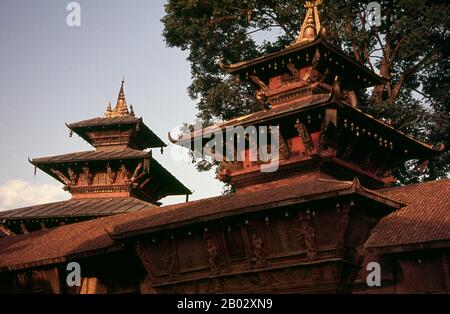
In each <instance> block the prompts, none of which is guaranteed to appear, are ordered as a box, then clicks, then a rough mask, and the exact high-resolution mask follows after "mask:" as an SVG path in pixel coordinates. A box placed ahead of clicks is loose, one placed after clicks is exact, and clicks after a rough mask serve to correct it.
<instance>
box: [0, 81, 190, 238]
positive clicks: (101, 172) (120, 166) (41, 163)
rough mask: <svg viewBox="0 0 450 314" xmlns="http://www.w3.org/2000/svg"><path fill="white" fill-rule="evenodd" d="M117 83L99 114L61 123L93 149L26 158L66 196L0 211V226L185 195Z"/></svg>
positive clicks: (64, 220)
mask: <svg viewBox="0 0 450 314" xmlns="http://www.w3.org/2000/svg"><path fill="white" fill-rule="evenodd" d="M123 84H124V81H123V80H122V84H121V86H120V91H119V95H118V97H117V103H116V105H115V107H114V108H112V107H111V103H109V104H108V106H107V109H106V112H105V114H104V117H99V118H93V119H89V120H83V121H79V122H75V123H71V124H66V125H67V127H68V128H69V130H70V136H72V134H73V133H76V134H78V135H79V136H80V137H81V138H83V139H84V140H85V141H86V142H88V143H89V144H90V145H92V146H93V147H94V148H95V149H94V150H90V151H83V152H76V153H70V154H65V155H58V156H50V157H43V158H35V159H33V160H30V163H31V164H33V165H34V166H35V167H37V168H39V169H40V170H42V171H44V172H45V173H47V174H48V175H50V176H52V177H53V178H54V179H56V180H58V181H59V182H61V183H62V184H63V185H64V186H63V188H64V190H66V191H68V192H69V193H70V194H71V196H72V197H71V199H70V200H68V201H62V202H56V203H51V204H43V205H35V206H30V207H25V208H19V209H13V210H9V211H5V212H1V213H0V221H3V225H4V227H6V228H8V229H10V231H12V232H13V233H15V234H19V233H28V232H31V231H36V230H41V229H46V228H51V227H54V226H58V225H61V224H70V223H73V222H77V221H83V220H88V219H93V218H98V217H102V216H108V215H113V214H119V213H125V212H131V211H139V210H142V209H145V208H149V207H155V206H159V205H160V203H159V202H158V200H160V199H162V198H164V197H166V196H169V195H189V194H191V192H190V190H189V189H188V188H186V187H185V186H184V185H183V184H182V183H181V182H179V181H178V180H177V179H176V178H175V177H174V176H173V175H172V174H171V173H169V172H168V171H167V170H166V169H165V168H164V167H163V166H161V165H160V164H159V163H158V162H157V161H156V160H155V159H154V158H152V151H151V150H147V149H151V148H160V149H161V151H162V149H163V147H165V146H166V144H165V143H164V142H163V141H162V140H161V139H160V138H159V137H158V136H157V135H156V134H155V133H153V132H152V131H151V130H150V129H149V128H148V126H147V125H145V123H144V122H143V120H142V118H137V117H136V116H135V114H134V110H133V107H132V106H130V107H128V105H127V103H126V100H125V93H124V87H123Z"/></svg>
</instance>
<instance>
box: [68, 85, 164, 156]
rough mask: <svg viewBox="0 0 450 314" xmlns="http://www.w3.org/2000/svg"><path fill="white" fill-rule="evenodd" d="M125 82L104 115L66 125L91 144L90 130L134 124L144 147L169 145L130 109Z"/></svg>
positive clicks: (140, 142)
mask: <svg viewBox="0 0 450 314" xmlns="http://www.w3.org/2000/svg"><path fill="white" fill-rule="evenodd" d="M124 82H125V81H124V80H122V84H121V86H120V91H119V95H118V97H117V104H116V106H115V107H114V109H112V108H111V103H109V104H108V106H107V109H106V112H105V115H104V117H97V118H92V119H87V120H82V121H78V122H74V123H69V124H67V123H66V126H67V127H68V128H69V129H70V130H71V131H73V132H75V133H77V134H78V135H79V136H80V137H82V138H83V139H84V140H85V141H87V142H88V143H90V144H92V140H91V138H90V137H89V136H88V134H87V132H88V131H92V130H106V129H117V128H120V127H122V126H128V127H132V126H134V127H135V128H136V132H137V133H138V134H139V136H138V138H137V140H138V141H139V144H140V145H141V146H142V148H153V147H166V146H167V145H166V144H165V143H164V142H163V141H162V140H161V139H160V138H159V137H158V136H157V135H156V134H155V133H154V132H153V131H152V130H150V129H149V128H148V126H147V125H145V123H144V122H143V120H142V118H137V117H135V114H134V110H133V107H132V106H130V110H128V105H127V103H126V100H125V92H124V88H123V84H124Z"/></svg>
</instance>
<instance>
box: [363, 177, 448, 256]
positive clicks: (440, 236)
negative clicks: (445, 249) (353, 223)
mask: <svg viewBox="0 0 450 314" xmlns="http://www.w3.org/2000/svg"><path fill="white" fill-rule="evenodd" d="M449 191H450V180H449V179H443V180H437V181H430V182H424V183H417V184H411V185H406V186H401V187H395V188H388V189H382V190H378V192H379V193H381V194H383V195H386V196H388V197H390V198H392V199H395V200H397V201H401V202H403V203H405V204H407V206H405V207H403V208H401V209H399V210H397V211H395V212H392V213H391V214H389V215H387V216H385V217H383V218H382V219H381V220H380V221H379V222H378V224H377V225H376V226H375V228H374V229H373V231H372V233H371V235H370V237H369V239H368V240H367V241H366V243H365V244H364V247H365V248H367V249H377V250H379V251H396V250H398V251H404V250H408V249H411V248H416V247H417V244H420V245H421V246H422V248H424V247H425V246H427V245H430V247H432V246H433V245H439V242H440V241H445V242H447V244H448V242H449V241H450V193H449Z"/></svg>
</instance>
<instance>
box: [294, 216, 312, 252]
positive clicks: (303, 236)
mask: <svg viewBox="0 0 450 314" xmlns="http://www.w3.org/2000/svg"><path fill="white" fill-rule="evenodd" d="M297 219H298V223H299V227H298V228H297V230H298V235H299V238H300V240H301V241H303V242H304V243H305V247H306V255H307V256H308V258H310V259H312V258H315V257H316V256H317V247H316V235H315V230H314V227H313V226H312V225H311V218H310V216H309V214H306V215H302V214H301V213H299V214H298V216H297Z"/></svg>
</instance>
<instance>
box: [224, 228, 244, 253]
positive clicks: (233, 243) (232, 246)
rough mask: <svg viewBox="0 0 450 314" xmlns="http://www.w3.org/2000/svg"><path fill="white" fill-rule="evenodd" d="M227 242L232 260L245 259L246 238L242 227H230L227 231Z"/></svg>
mask: <svg viewBox="0 0 450 314" xmlns="http://www.w3.org/2000/svg"><path fill="white" fill-rule="evenodd" d="M224 236H225V243H226V246H227V250H228V255H229V257H230V260H231V261H239V260H242V259H245V246H244V239H243V238H242V232H241V229H240V228H237V227H235V228H230V229H229V230H228V231H225V235H224Z"/></svg>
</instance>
